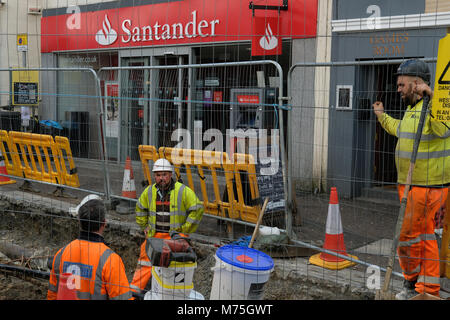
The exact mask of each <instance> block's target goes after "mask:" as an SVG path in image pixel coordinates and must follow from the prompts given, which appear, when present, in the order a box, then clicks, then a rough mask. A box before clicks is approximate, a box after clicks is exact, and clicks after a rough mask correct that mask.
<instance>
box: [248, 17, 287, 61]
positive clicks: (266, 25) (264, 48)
mask: <svg viewBox="0 0 450 320" xmlns="http://www.w3.org/2000/svg"><path fill="white" fill-rule="evenodd" d="M279 26H280V19H279V18H269V17H254V18H253V32H254V36H253V38H252V56H271V55H280V54H281V53H282V50H281V37H279V29H280V28H279Z"/></svg>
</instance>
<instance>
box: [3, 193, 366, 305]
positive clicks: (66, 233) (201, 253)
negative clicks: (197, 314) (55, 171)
mask: <svg viewBox="0 0 450 320" xmlns="http://www.w3.org/2000/svg"><path fill="white" fill-rule="evenodd" d="M0 215H1V216H0V264H3V265H10V266H20V267H27V268H30V267H31V268H33V269H35V270H41V271H44V272H49V269H48V268H47V263H46V262H47V260H48V258H49V257H50V258H51V257H53V255H54V254H55V253H56V251H57V250H58V249H59V248H60V247H62V246H63V245H65V244H67V243H68V242H70V241H71V240H72V239H74V238H75V237H77V235H78V224H77V221H76V219H74V218H72V217H70V216H67V215H66V214H64V213H62V212H57V211H56V212H55V211H53V212H45V211H42V210H39V209H36V208H30V207H26V206H23V205H20V204H12V203H10V202H8V201H5V200H0ZM105 240H106V242H107V243H108V244H109V246H110V247H111V248H112V249H113V250H114V251H115V252H116V253H118V254H119V255H120V256H121V257H122V260H123V262H124V264H125V268H126V272H127V276H128V279H129V280H131V278H132V275H133V272H134V269H135V266H136V261H137V258H138V255H139V247H140V244H141V242H142V240H143V238H142V237H140V236H138V235H135V236H133V235H130V233H129V232H125V231H123V230H120V229H118V228H113V227H107V230H106V232H105ZM192 245H193V247H194V250H195V252H196V254H197V257H198V261H197V263H198V266H197V269H196V270H195V273H194V290H196V291H198V292H199V293H201V294H202V295H203V296H204V297H205V299H209V296H210V292H211V286H212V281H213V277H214V273H213V271H212V270H211V268H212V267H213V266H214V265H215V257H214V256H215V251H216V249H217V247H215V246H214V245H211V244H205V243H203V242H199V241H192ZM2 250H3V251H6V252H2ZM21 250H22V252H19V251H21ZM20 253H22V254H20ZM277 268H279V266H275V269H274V272H272V274H271V276H270V279H269V281H268V282H267V283H266V285H265V287H264V299H265V300H313V299H314V300H329V299H333V300H341V299H345V300H367V299H373V295H371V293H370V292H364V291H355V290H352V289H351V288H350V287H348V286H340V285H337V284H333V283H330V282H326V281H323V280H321V279H314V278H313V279H311V278H306V277H299V276H295V272H294V273H292V275H288V276H287V277H281V276H280V274H281V273H280V272H277ZM47 288H48V281H47V280H46V279H40V278H37V277H33V276H29V275H25V274H23V273H22V272H16V271H11V270H5V269H4V268H0V300H43V299H46V295H47Z"/></svg>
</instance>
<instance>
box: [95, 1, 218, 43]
mask: <svg viewBox="0 0 450 320" xmlns="http://www.w3.org/2000/svg"><path fill="white" fill-rule="evenodd" d="M219 23H220V20H219V19H213V20H211V21H207V20H200V19H198V18H197V11H196V10H194V11H192V12H191V20H190V21H189V22H187V23H185V24H183V23H182V22H175V23H172V24H168V23H164V24H162V23H159V22H158V21H156V22H154V23H152V24H148V25H143V26H137V25H134V24H133V20H132V19H123V20H122V22H121V23H120V26H121V32H120V37H118V33H117V31H116V30H115V29H114V28H113V27H112V26H111V22H110V21H109V18H108V15H107V14H105V18H104V20H103V23H102V28H101V29H100V30H98V31H97V33H96V34H95V40H96V41H97V43H98V44H100V45H102V46H108V45H111V44H113V43H114V42H116V40H117V39H120V41H121V42H122V43H129V42H130V41H131V42H145V41H159V40H169V39H184V38H187V39H191V38H196V37H197V36H198V37H203V38H204V37H214V36H215V32H216V25H218V24H219Z"/></svg>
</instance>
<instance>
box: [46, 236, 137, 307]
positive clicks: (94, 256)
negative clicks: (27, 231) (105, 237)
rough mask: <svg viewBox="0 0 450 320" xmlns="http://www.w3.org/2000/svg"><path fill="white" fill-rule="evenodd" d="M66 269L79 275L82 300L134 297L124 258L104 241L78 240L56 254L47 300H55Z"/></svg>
mask: <svg viewBox="0 0 450 320" xmlns="http://www.w3.org/2000/svg"><path fill="white" fill-rule="evenodd" d="M98 237H99V236H98ZM66 272H69V273H72V274H74V275H79V276H80V287H79V288H77V297H78V299H80V300H107V299H111V300H130V299H132V294H131V291H130V287H129V282H128V279H127V275H126V273H125V267H124V265H123V262H122V259H121V258H120V256H119V255H117V254H116V253H115V252H114V251H112V250H111V249H110V248H109V247H108V246H107V245H105V244H104V243H103V242H99V241H87V240H80V239H77V240H74V241H72V242H71V243H69V244H68V245H66V246H65V247H63V248H62V249H60V250H59V251H58V252H57V253H56V255H55V257H54V259H53V265H52V271H51V274H50V280H49V290H48V293H47V299H48V300H56V298H57V293H58V287H59V278H60V276H59V275H60V274H62V273H66Z"/></svg>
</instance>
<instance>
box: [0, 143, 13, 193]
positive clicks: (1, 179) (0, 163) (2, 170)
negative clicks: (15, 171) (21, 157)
mask: <svg viewBox="0 0 450 320" xmlns="http://www.w3.org/2000/svg"><path fill="white" fill-rule="evenodd" d="M0 174H8V172H7V171H6V165H5V159H4V158H3V154H2V151H1V150H0ZM12 183H16V180H11V179H10V178H9V177H5V176H0V185H4V184H12Z"/></svg>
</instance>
